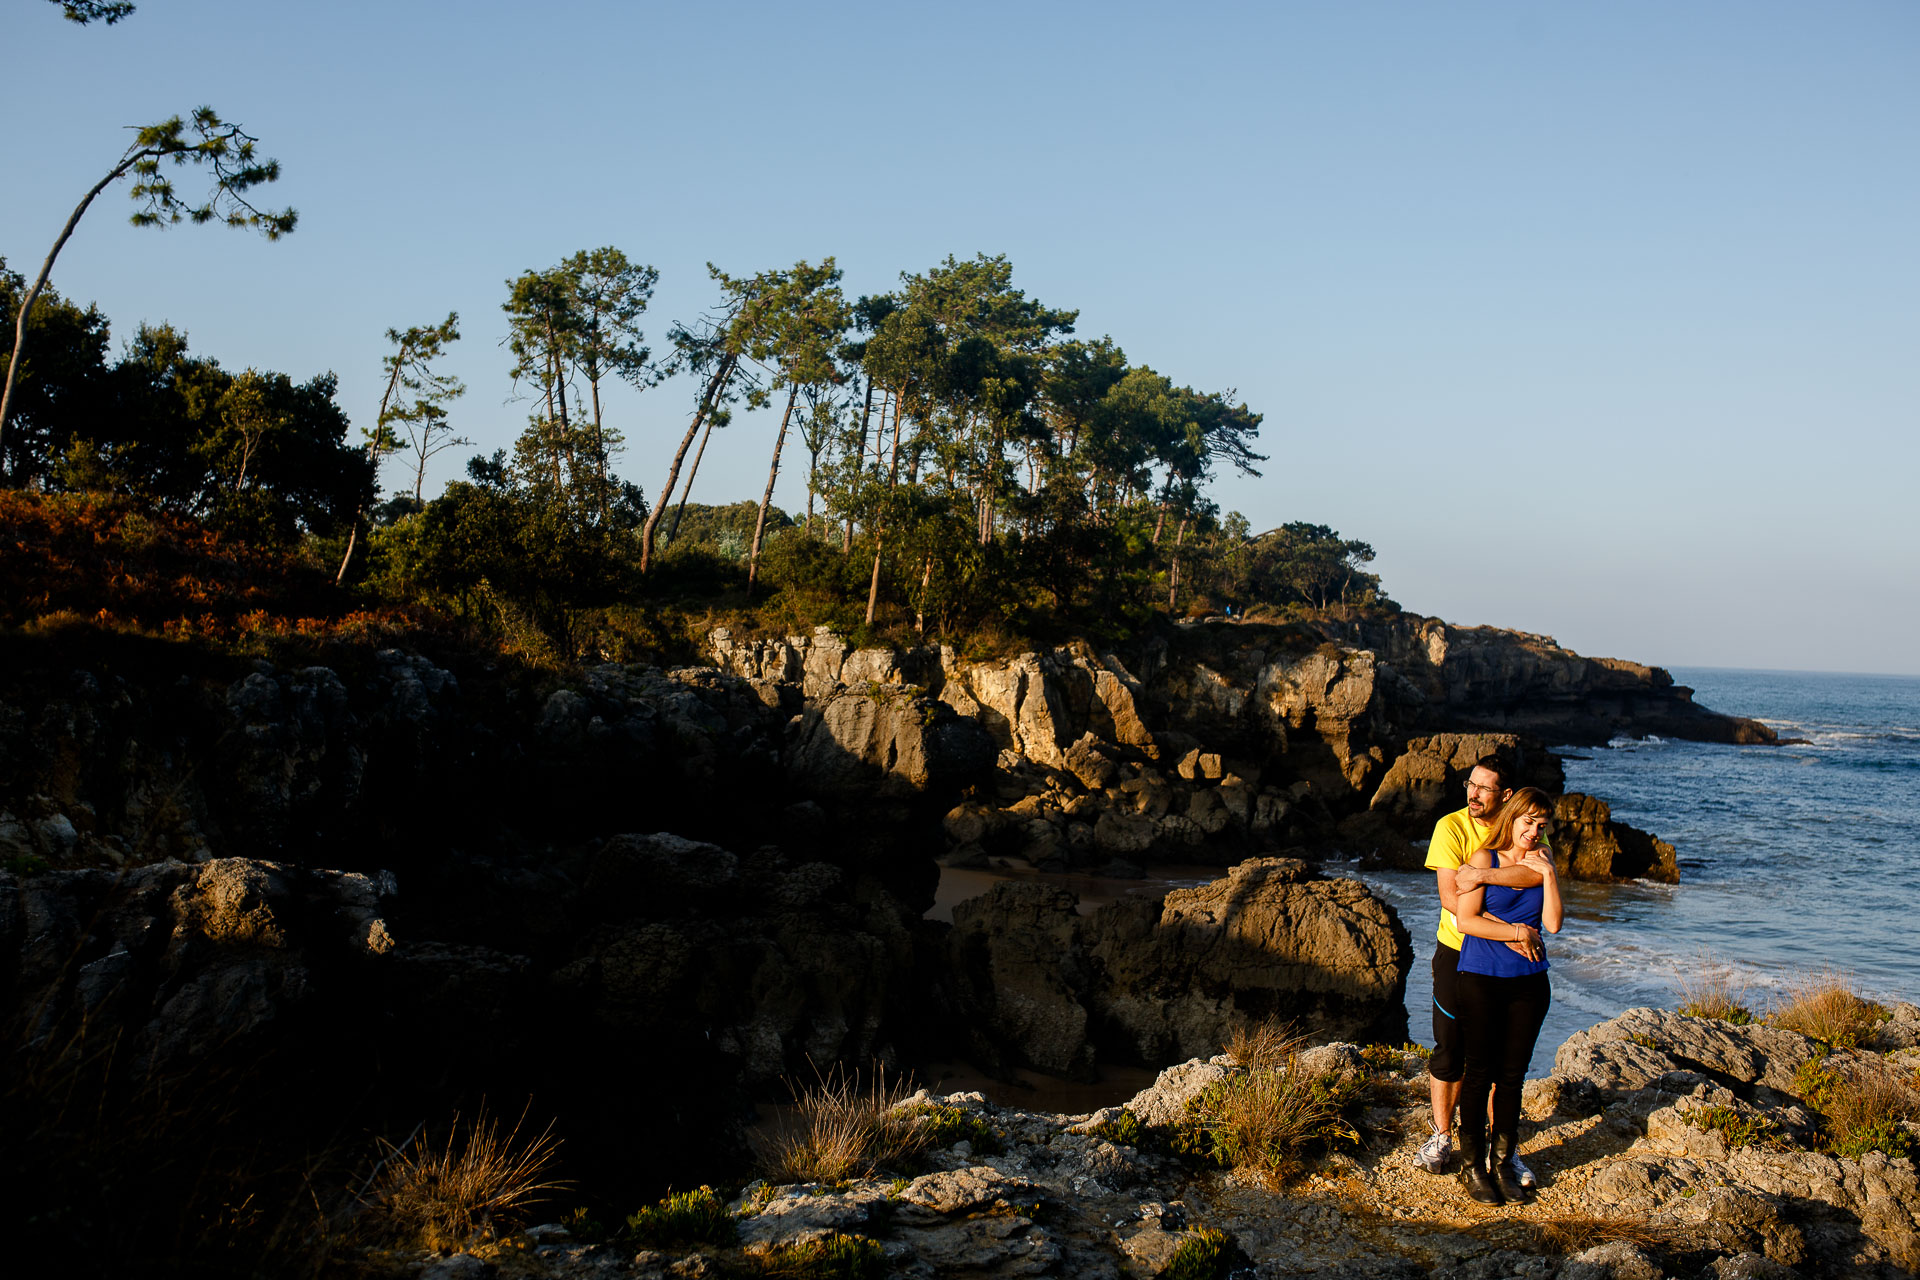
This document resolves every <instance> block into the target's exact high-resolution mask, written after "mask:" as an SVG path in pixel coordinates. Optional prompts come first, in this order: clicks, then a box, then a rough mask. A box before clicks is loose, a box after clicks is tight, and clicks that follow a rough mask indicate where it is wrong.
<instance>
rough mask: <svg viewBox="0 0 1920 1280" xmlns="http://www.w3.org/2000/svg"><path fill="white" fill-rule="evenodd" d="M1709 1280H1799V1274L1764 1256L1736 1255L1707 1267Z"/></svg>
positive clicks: (1754, 1254) (1716, 1260)
mask: <svg viewBox="0 0 1920 1280" xmlns="http://www.w3.org/2000/svg"><path fill="white" fill-rule="evenodd" d="M1707 1275H1708V1277H1709V1280H1800V1273H1799V1272H1798V1271H1795V1270H1794V1269H1793V1268H1792V1267H1789V1266H1787V1265H1785V1264H1784V1263H1779V1262H1775V1261H1774V1260H1773V1259H1771V1258H1769V1257H1767V1256H1766V1255H1765V1254H1759V1253H1736V1254H1733V1255H1732V1256H1730V1257H1725V1258H1715V1259H1714V1260H1713V1261H1712V1262H1711V1263H1710V1264H1708V1266H1707Z"/></svg>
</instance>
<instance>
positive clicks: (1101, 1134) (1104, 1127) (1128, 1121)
mask: <svg viewBox="0 0 1920 1280" xmlns="http://www.w3.org/2000/svg"><path fill="white" fill-rule="evenodd" d="M1089 1132H1090V1133H1092V1134H1093V1135H1094V1136H1095V1137H1097V1138H1105V1139H1106V1140H1107V1141H1108V1142H1111V1143H1113V1144H1114V1145H1115V1146H1120V1147H1137V1146H1139V1145H1140V1142H1141V1140H1142V1139H1143V1138H1145V1137H1146V1128H1145V1127H1144V1126H1143V1125H1142V1124H1141V1123H1140V1117H1139V1116H1136V1115H1135V1114H1133V1112H1131V1111H1129V1110H1127V1109H1126V1108H1125V1107H1122V1108H1120V1114H1119V1115H1117V1116H1115V1117H1114V1118H1113V1119H1111V1120H1102V1121H1101V1122H1100V1123H1099V1124H1097V1125H1095V1126H1093V1128H1092V1129H1091V1130H1089Z"/></svg>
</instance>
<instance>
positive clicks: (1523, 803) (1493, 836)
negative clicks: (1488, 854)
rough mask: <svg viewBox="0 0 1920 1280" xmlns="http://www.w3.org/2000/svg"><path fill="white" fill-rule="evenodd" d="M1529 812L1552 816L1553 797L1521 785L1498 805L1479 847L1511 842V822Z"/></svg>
mask: <svg viewBox="0 0 1920 1280" xmlns="http://www.w3.org/2000/svg"><path fill="white" fill-rule="evenodd" d="M1530 813H1537V814H1541V815H1543V816H1544V817H1547V818H1551V817H1553V799H1552V798H1551V797H1550V796H1548V795H1547V793H1546V792H1544V791H1542V790H1541V789H1540V788H1538V787H1522V788H1520V789H1519V790H1518V791H1516V792H1514V793H1513V796H1512V797H1511V798H1510V799H1509V800H1508V801H1507V802H1506V803H1505V804H1503V805H1501V806H1500V812H1499V813H1496V814H1494V815H1493V821H1492V822H1489V823H1488V824H1487V838H1486V839H1484V840H1482V841H1481V842H1480V848H1482V849H1504V848H1506V847H1507V846H1508V845H1510V844H1512V843H1513V824H1514V823H1516V822H1518V821H1520V819H1522V818H1524V817H1526V816H1527V815H1528V814H1530Z"/></svg>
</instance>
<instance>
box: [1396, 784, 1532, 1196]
mask: <svg viewBox="0 0 1920 1280" xmlns="http://www.w3.org/2000/svg"><path fill="white" fill-rule="evenodd" d="M1512 795H1513V769H1512V766H1511V765H1509V764H1507V763H1505V762H1504V761H1502V760H1501V759H1499V758H1498V757H1496V756H1489V757H1487V758H1486V759H1484V760H1482V761H1480V763H1478V764H1476V765H1474V766H1473V771H1472V772H1471V773H1469V774H1468V775H1467V807H1466V808H1464V809H1459V810H1456V811H1455V812H1453V813H1450V814H1448V815H1447V816H1446V817H1444V818H1442V819H1440V821H1439V822H1437V823H1435V824H1434V828H1433V840H1432V842H1431V843H1429V844H1428V845H1427V866H1428V867H1429V868H1431V869H1432V870H1433V873H1434V879H1435V880H1436V881H1437V882H1438V885H1439V889H1440V935H1439V938H1440V940H1439V945H1438V946H1437V947H1435V948H1434V952H1433V1040H1434V1048H1433V1057H1432V1059H1431V1060H1430V1061H1429V1062H1428V1063H1427V1077H1428V1086H1429V1089H1430V1091H1431V1093H1432V1097H1433V1136H1432V1137H1430V1138H1428V1139H1427V1140H1426V1142H1425V1143H1423V1144H1422V1145H1421V1147H1420V1152H1419V1154H1418V1155H1417V1156H1415V1159H1416V1160H1418V1161H1419V1163H1420V1164H1421V1166H1422V1167H1424V1168H1425V1169H1426V1170H1427V1171H1428V1172H1429V1173H1445V1172H1446V1171H1447V1166H1448V1164H1450V1163H1451V1162H1452V1160H1453V1110H1454V1108H1455V1107H1456V1106H1458V1105H1459V1102H1460V1079H1461V1077H1462V1076H1463V1075H1465V1074H1466V1067H1467V1063H1466V1057H1465V1054H1464V1053H1463V1051H1462V1041H1463V1039H1464V1037H1462V1035H1461V1034H1460V1024H1459V1023H1458V1022H1457V1021H1456V1020H1455V1018H1454V1013H1455V1011H1456V1010H1457V1009H1458V1005H1457V1004H1456V1003H1455V1000H1454V987H1455V985H1456V982H1457V975H1458V973H1459V969H1460V944H1461V942H1462V941H1463V940H1464V939H1463V937H1462V935H1461V933H1460V929H1459V926H1458V924H1457V923H1456V922H1455V921H1454V918H1453V909H1454V902H1455V901H1456V899H1457V898H1458V897H1459V895H1460V894H1463V893H1471V892H1472V891H1473V890H1475V889H1477V888H1479V887H1481V886H1482V885H1488V884H1499V885H1505V886H1507V887H1508V888H1511V889H1526V888H1531V887H1532V886H1534V885H1537V884H1539V883H1540V873H1539V872H1538V871H1531V870H1528V869H1526V868H1524V867H1517V866H1515V867H1499V868H1479V867H1470V866H1468V865H1467V860H1468V859H1469V858H1471V857H1472V856H1473V852H1474V850H1476V849H1478V848H1479V847H1480V842H1481V840H1483V839H1484V838H1485V837H1486V834H1487V824H1488V823H1489V821H1491V819H1492V818H1493V816H1494V815H1495V814H1497V813H1499V812H1500V806H1501V805H1503V804H1505V803H1506V802H1507V800H1508V799H1509V798H1510V797H1511V796H1512ZM1489 918H1491V917H1489ZM1507 946H1509V947H1511V948H1512V949H1513V950H1515V951H1517V952H1519V953H1520V954H1521V955H1523V956H1526V957H1527V958H1528V959H1529V960H1537V959H1539V958H1540V956H1541V955H1543V954H1544V952H1543V950H1542V948H1541V944H1540V935H1539V934H1538V933H1535V932H1533V931H1531V930H1529V931H1528V936H1527V939H1526V941H1524V942H1509V943H1508V944H1507ZM1513 1163H1514V1168H1515V1171H1516V1172H1517V1173H1518V1175H1519V1178H1520V1185H1521V1186H1524V1187H1531V1186H1532V1185H1533V1183H1534V1177H1533V1170H1531V1169H1529V1168H1527V1166H1526V1165H1524V1164H1522V1163H1521V1162H1520V1159H1519V1157H1517V1156H1516V1157H1515V1158H1514V1162H1513Z"/></svg>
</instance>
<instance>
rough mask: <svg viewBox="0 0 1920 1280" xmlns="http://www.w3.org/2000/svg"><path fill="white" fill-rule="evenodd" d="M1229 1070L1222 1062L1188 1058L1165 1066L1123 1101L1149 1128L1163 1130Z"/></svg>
mask: <svg viewBox="0 0 1920 1280" xmlns="http://www.w3.org/2000/svg"><path fill="white" fill-rule="evenodd" d="M1231 1074H1232V1072H1231V1071H1229V1070H1228V1068H1227V1067H1226V1066H1225V1065H1224V1060H1223V1062H1212V1061H1206V1062H1203V1061H1200V1060H1199V1059H1192V1060H1189V1061H1187V1062H1181V1063H1177V1064H1175V1065H1174V1066H1171V1067H1168V1068H1166V1069H1165V1070H1164V1071H1162V1072H1161V1073H1160V1074H1159V1075H1158V1076H1157V1077H1155V1078H1154V1082H1153V1087H1152V1088H1150V1089H1142V1090H1141V1091H1140V1092H1139V1093H1136V1094H1134V1095H1133V1097H1132V1098H1131V1099H1130V1100H1129V1101H1128V1102H1127V1110H1128V1111H1130V1112H1132V1113H1133V1115H1134V1118H1135V1119H1137V1120H1138V1121H1139V1122H1140V1123H1141V1124H1143V1125H1146V1126H1148V1127H1149V1128H1158V1129H1167V1128H1172V1127H1173V1126H1175V1125H1177V1124H1179V1123H1180V1121H1181V1119H1182V1117H1184V1116H1185V1115H1186V1113H1187V1103H1189V1102H1190V1101H1192V1100H1193V1099H1195V1098H1197V1097H1199V1096H1200V1095H1201V1094H1202V1093H1205V1092H1206V1091H1207V1090H1208V1089H1209V1088H1211V1087H1212V1086H1214V1085H1216V1084H1219V1083H1220V1082H1221V1081H1223V1080H1225V1079H1226V1078H1227V1077H1228V1076H1229V1075H1231Z"/></svg>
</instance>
